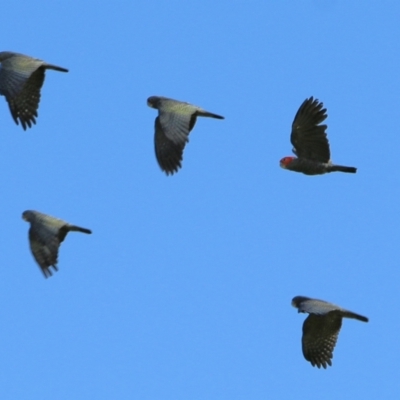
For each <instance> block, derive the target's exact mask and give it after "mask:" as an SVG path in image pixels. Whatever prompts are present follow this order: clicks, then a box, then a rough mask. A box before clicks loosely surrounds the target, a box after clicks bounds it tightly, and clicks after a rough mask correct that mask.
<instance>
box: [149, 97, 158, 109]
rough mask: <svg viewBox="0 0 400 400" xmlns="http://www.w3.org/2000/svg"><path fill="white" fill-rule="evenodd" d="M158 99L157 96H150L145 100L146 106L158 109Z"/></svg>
mask: <svg viewBox="0 0 400 400" xmlns="http://www.w3.org/2000/svg"><path fill="white" fill-rule="evenodd" d="M158 103H159V97H157V96H150V97H149V98H148V99H147V105H148V106H149V107H151V108H158Z"/></svg>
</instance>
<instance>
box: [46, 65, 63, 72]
mask: <svg viewBox="0 0 400 400" xmlns="http://www.w3.org/2000/svg"><path fill="white" fill-rule="evenodd" d="M43 66H44V67H45V68H46V69H54V70H55V71H60V72H69V71H68V70H67V69H66V68H63V67H58V66H57V65H53V64H44V65H43Z"/></svg>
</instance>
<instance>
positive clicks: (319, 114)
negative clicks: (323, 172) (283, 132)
mask: <svg viewBox="0 0 400 400" xmlns="http://www.w3.org/2000/svg"><path fill="white" fill-rule="evenodd" d="M326 118H327V114H326V109H325V108H323V103H321V102H319V101H318V100H317V99H315V100H314V98H313V97H310V98H309V99H306V100H304V102H303V104H302V105H301V106H300V108H299V110H298V111H297V113H296V116H295V117H294V120H293V124H292V133H291V136H290V141H291V142H292V145H293V147H294V148H293V152H294V153H295V154H296V155H297V156H298V157H299V158H306V159H308V160H314V161H319V162H324V163H327V162H329V160H330V150H329V142H328V139H327V136H326V132H325V130H326V129H327V126H326V125H319V124H320V123H321V122H323V121H324V120H325V119H326Z"/></svg>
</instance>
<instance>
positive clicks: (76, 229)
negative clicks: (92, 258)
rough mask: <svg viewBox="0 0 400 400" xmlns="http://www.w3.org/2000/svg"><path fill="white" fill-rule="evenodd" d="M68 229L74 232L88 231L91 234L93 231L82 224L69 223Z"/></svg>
mask: <svg viewBox="0 0 400 400" xmlns="http://www.w3.org/2000/svg"><path fill="white" fill-rule="evenodd" d="M68 230H69V231H74V232H82V233H87V234H89V235H90V234H91V233H92V231H91V230H90V229H86V228H81V227H80V226H76V225H68Z"/></svg>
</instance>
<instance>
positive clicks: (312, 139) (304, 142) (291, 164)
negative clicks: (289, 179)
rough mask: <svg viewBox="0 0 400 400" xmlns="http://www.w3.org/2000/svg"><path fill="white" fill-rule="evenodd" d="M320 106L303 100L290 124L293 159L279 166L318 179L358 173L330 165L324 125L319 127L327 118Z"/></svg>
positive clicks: (288, 158) (320, 103)
mask: <svg viewBox="0 0 400 400" xmlns="http://www.w3.org/2000/svg"><path fill="white" fill-rule="evenodd" d="M323 106H324V105H323V103H322V102H320V101H318V100H317V99H315V100H314V98H313V97H310V98H309V99H306V100H304V102H303V104H302V105H301V106H300V108H299V109H298V111H297V113H296V116H295V117H294V120H293V123H292V133H291V135H290V141H291V143H292V145H293V153H294V154H295V155H296V156H297V158H296V157H292V156H289V157H284V158H282V159H281V161H280V166H281V167H282V168H284V169H288V170H290V171H295V172H302V173H303V174H306V175H321V174H325V173H327V172H335V171H340V172H350V173H355V172H357V168H354V167H345V166H343V165H335V164H332V162H331V154H330V149H329V142H328V138H327V135H326V132H325V131H326V129H327V126H326V125H320V124H321V122H323V121H324V120H325V119H326V117H327V114H326V109H325V108H323Z"/></svg>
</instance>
